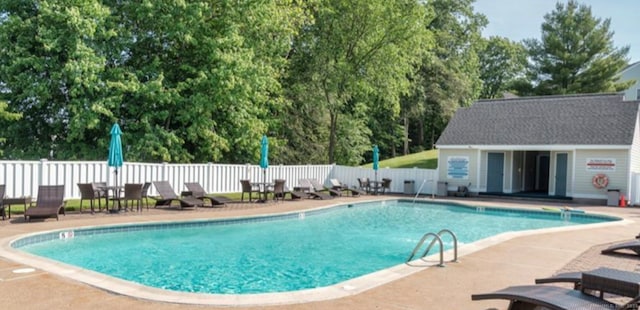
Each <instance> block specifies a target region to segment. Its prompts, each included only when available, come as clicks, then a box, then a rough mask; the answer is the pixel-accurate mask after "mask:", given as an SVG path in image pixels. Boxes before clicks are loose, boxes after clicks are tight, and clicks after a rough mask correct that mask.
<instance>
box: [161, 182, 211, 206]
mask: <svg viewBox="0 0 640 310" xmlns="http://www.w3.org/2000/svg"><path fill="white" fill-rule="evenodd" d="M153 186H155V187H156V190H157V191H158V195H159V197H156V205H155V207H159V206H170V205H171V203H172V202H173V201H178V202H180V208H181V209H182V208H197V207H201V206H202V205H203V204H204V202H203V201H202V200H200V199H198V198H195V197H191V196H187V197H182V198H180V197H178V195H176V192H175V191H174V190H173V187H171V184H169V182H168V181H156V182H153Z"/></svg>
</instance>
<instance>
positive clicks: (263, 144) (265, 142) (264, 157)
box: [260, 135, 269, 183]
mask: <svg viewBox="0 0 640 310" xmlns="http://www.w3.org/2000/svg"><path fill="white" fill-rule="evenodd" d="M260 168H262V171H263V176H264V180H263V181H264V183H266V182H267V168H269V139H267V136H266V135H263V136H262V141H260Z"/></svg>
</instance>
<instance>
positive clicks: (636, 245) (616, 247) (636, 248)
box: [601, 240, 640, 255]
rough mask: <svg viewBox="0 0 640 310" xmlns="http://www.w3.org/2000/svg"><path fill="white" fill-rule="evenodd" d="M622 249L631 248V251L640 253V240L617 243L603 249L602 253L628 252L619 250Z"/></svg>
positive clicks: (636, 253)
mask: <svg viewBox="0 0 640 310" xmlns="http://www.w3.org/2000/svg"><path fill="white" fill-rule="evenodd" d="M620 250H629V251H633V252H635V255H640V240H633V241H626V242H621V243H616V244H613V245H611V246H609V247H608V248H606V249H604V250H602V252H601V253H602V254H627V253H623V252H618V251H620ZM629 254H630V253H629Z"/></svg>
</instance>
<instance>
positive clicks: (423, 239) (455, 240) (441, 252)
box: [406, 229, 458, 267]
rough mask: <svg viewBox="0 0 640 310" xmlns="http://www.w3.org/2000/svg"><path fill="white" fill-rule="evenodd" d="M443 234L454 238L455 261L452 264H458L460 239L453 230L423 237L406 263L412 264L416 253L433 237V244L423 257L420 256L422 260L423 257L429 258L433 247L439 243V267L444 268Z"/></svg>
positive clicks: (427, 234)
mask: <svg viewBox="0 0 640 310" xmlns="http://www.w3.org/2000/svg"><path fill="white" fill-rule="evenodd" d="M443 233H448V234H450V235H451V237H452V238H453V260H452V262H457V261H458V238H457V237H456V234H454V233H453V232H452V231H451V230H448V229H443V230H441V231H439V232H438V233H437V234H436V233H432V232H430V233H426V234H424V236H422V239H420V241H419V242H418V244H417V245H416V247H415V248H414V249H413V252H411V255H409V257H408V258H407V261H406V262H407V263H408V262H410V261H411V260H412V259H413V258H414V257H415V256H416V253H418V250H420V248H421V247H422V245H423V244H424V243H425V241H427V239H428V238H429V237H433V239H432V240H431V243H429V246H428V247H427V249H426V250H425V251H424V252H423V253H422V256H420V258H423V257H425V256H427V254H428V253H429V251H430V250H431V247H433V245H434V244H435V243H436V241H437V242H438V245H439V246H440V264H438V266H440V267H444V246H443V244H442V238H441V236H442V234H443Z"/></svg>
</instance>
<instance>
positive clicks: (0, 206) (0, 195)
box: [0, 184, 7, 221]
mask: <svg viewBox="0 0 640 310" xmlns="http://www.w3.org/2000/svg"><path fill="white" fill-rule="evenodd" d="M5 187H6V185H4V184H1V185H0V215H2V220H3V221H4V219H5V217H6V216H7V211H6V210H5V209H4V203H3V202H2V201H3V200H4V192H5Z"/></svg>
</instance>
